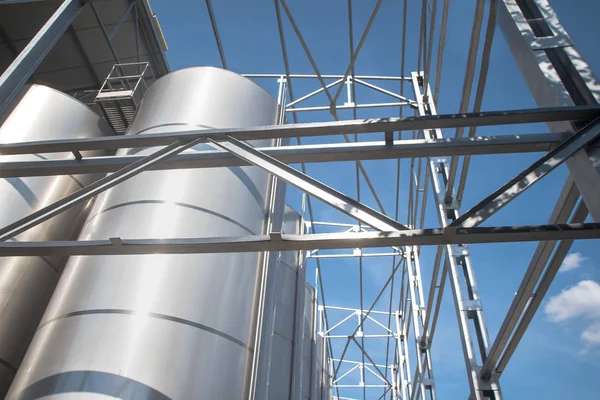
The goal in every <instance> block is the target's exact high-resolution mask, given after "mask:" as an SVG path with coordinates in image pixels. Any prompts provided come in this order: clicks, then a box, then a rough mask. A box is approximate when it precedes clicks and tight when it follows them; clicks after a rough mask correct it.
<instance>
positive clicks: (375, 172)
mask: <svg viewBox="0 0 600 400" xmlns="http://www.w3.org/2000/svg"><path fill="white" fill-rule="evenodd" d="M288 4H289V6H290V9H291V11H292V13H293V15H294V17H295V19H296V22H297V24H298V25H299V27H300V30H301V32H302V33H303V35H304V38H305V40H306V42H307V44H308V46H309V48H310V50H311V52H312V54H313V56H314V58H315V60H316V63H317V65H318V67H319V69H320V71H321V72H322V73H329V74H343V73H344V72H345V70H346V67H347V65H348V62H349V47H348V16H347V8H346V7H347V1H346V0H326V1H323V0H321V1H318V0H301V1H300V0H288ZM374 4H375V0H355V1H354V2H353V7H354V8H353V17H354V41H355V44H356V43H357V42H358V39H359V38H360V36H361V34H362V31H363V29H364V26H365V25H366V21H367V20H368V18H369V15H370V13H371V10H372V8H373V6H374ZM474 4H475V2H474V1H472V0H471V1H469V0H455V1H452V2H451V9H450V22H449V30H448V38H447V45H446V51H445V57H444V70H443V74H442V84H441V87H440V99H439V104H438V112H439V113H452V112H456V111H457V110H458V107H459V101H460V94H461V90H462V82H463V78H464V67H465V63H466V57H467V48H468V41H469V36H468V35H469V32H470V29H471V24H472V16H473V8H474ZM551 5H552V6H553V7H554V9H555V11H556V12H557V14H558V16H559V18H560V20H561V22H562V24H563V26H564V27H565V28H566V29H567V31H568V32H569V34H570V35H571V37H572V39H573V40H574V42H575V44H576V45H577V46H578V48H579V50H580V51H581V53H582V54H583V56H584V58H585V59H586V60H587V61H588V63H590V64H591V65H592V67H594V69H595V70H596V71H597V72H598V73H600V53H599V52H598V51H597V38H598V34H599V33H600V28H598V24H597V16H598V15H600V2H597V1H593V0H578V1H572V0H551ZM152 6H153V9H154V11H155V12H156V14H157V15H158V17H159V20H160V22H161V25H162V28H163V31H164V34H165V37H166V40H167V43H168V45H169V51H168V52H167V56H168V59H169V62H170V64H171V67H172V69H179V68H184V67H189V66H195V65H214V66H219V65H220V61H219V57H218V53H217V48H216V46H215V42H214V39H213V36H212V30H211V27H210V22H209V19H208V15H207V12H206V8H205V4H204V2H203V1H199V0H193V1H192V0H180V1H177V2H173V1H167V0H152ZM213 8H214V11H215V15H216V18H217V21H218V23H219V29H220V34H221V37H222V40H223V47H224V50H225V54H226V58H227V62H228V65H229V68H230V69H232V70H233V71H235V72H238V73H283V72H284V68H283V62H282V56H281V50H280V45H279V39H278V33H277V25H276V20H275V11H274V6H273V1H272V0H256V1H242V0H219V1H216V0H215V1H213ZM419 9H420V2H418V1H416V0H410V1H409V15H417V17H412V18H409V20H408V23H407V30H408V32H409V33H408V38H409V40H408V43H407V53H406V54H407V56H406V57H407V58H406V70H405V75H407V74H408V73H410V71H414V70H416V68H417V65H416V58H417V57H416V51H417V36H416V35H417V32H418V24H419V23H420V20H419V17H418V10H419ZM282 12H283V10H282ZM411 12H412V14H411ZM283 19H284V25H285V26H284V28H285V35H286V41H287V45H288V52H289V57H290V65H291V72H292V73H313V70H312V68H311V66H310V64H309V62H308V59H307V58H306V56H305V54H304V52H303V51H302V49H301V47H300V44H299V42H298V40H297V39H296V37H295V35H294V32H293V31H292V29H291V27H290V25H289V23H287V20H286V18H285V16H284V17H283ZM401 22H402V20H401V2H400V1H391V0H385V1H384V2H383V5H382V6H381V9H380V11H379V13H378V15H377V18H376V20H375V25H374V27H373V29H372V31H371V33H370V34H369V37H368V39H367V41H366V43H365V46H364V48H363V50H362V51H361V54H360V56H359V58H358V60H357V62H356V73H357V74H372V75H375V74H381V75H399V74H400V43H401V42H400V38H401V29H402V26H401ZM436 36H437V34H436ZM258 83H259V84H261V85H262V86H263V87H264V88H265V89H267V90H268V91H269V92H271V93H272V94H273V95H276V93H277V83H276V82H275V80H260V81H258ZM382 86H383V85H382ZM395 86H396V87H393V86H392V85H387V86H385V87H386V88H388V89H390V90H395V91H397V90H398V87H397V85H395ZM318 87H319V83H318V82H317V81H310V82H309V81H295V82H294V91H295V94H296V97H299V96H301V95H304V94H306V93H308V92H310V91H312V90H314V89H317V88H318ZM405 89H406V94H407V95H409V97H410V96H411V95H412V93H411V92H412V91H411V90H410V85H407V86H406V88H405ZM357 97H358V99H359V101H360V102H361V103H367V102H369V101H379V100H381V99H382V97H380V96H379V95H374V94H373V93H372V92H369V91H363V90H361V91H358V93H357ZM342 99H343V96H342ZM342 101H343V100H342ZM317 104H319V105H324V104H326V101H325V98H324V97H320V98H318V97H317V98H315V99H314V102H307V105H317ZM531 107H535V104H534V102H533V99H532V98H531V95H530V94H529V91H528V89H527V86H526V84H525V82H524V80H523V78H522V77H521V75H520V73H519V71H518V69H517V67H516V65H515V63H514V61H513V58H512V55H511V54H510V52H509V50H508V47H507V45H506V43H505V41H504V38H503V36H502V34H501V32H500V31H499V30H497V32H496V37H495V41H494V47H493V51H492V59H491V67H490V71H489V77H488V83H487V87H486V96H485V98H484V104H483V108H484V109H485V110H499V109H519V108H531ZM397 115H398V111H397V110H396V109H383V110H375V111H374V110H371V111H366V110H361V111H359V113H358V116H359V118H370V117H389V116H397ZM340 117H341V118H344V119H350V118H351V113H349V112H346V113H344V112H342V113H340ZM331 119H332V118H331V116H330V115H329V114H328V113H326V112H323V113H313V114H303V115H301V116H300V118H299V120H300V121H301V122H312V121H330V120H331ZM546 131H547V129H546V127H545V126H544V125H524V126H512V127H487V128H481V129H479V130H478V134H479V135H501V134H514V133H538V132H546ZM444 135H445V136H453V135H454V130H447V131H444ZM363 136H364V137H360V138H359V140H381V135H376V136H373V135H371V136H368V135H363ZM326 141H328V142H331V141H339V142H341V141H342V139H341V138H326V139H325V138H314V139H311V140H306V141H305V143H323V142H326ZM539 156H540V154H527V155H522V154H520V155H499V156H478V157H474V158H473V159H472V162H471V168H470V173H469V178H468V179H469V185H468V187H467V190H466V192H465V197H464V200H463V206H462V209H463V210H466V209H468V208H469V207H470V206H472V205H474V204H476V203H477V202H478V201H479V200H481V199H482V198H484V197H485V196H486V195H487V194H489V193H490V192H492V191H493V190H495V189H497V188H498V187H499V186H500V185H502V184H503V183H504V182H506V181H507V180H508V179H510V178H512V177H513V176H514V175H516V174H517V173H518V172H520V171H521V170H522V169H523V168H525V167H527V166H528V165H529V164H531V163H532V162H533V161H534V160H535V159H536V158H537V157H539ZM395 165H396V164H395V161H376V162H365V168H366V169H367V171H368V172H369V174H370V176H371V179H372V180H373V184H374V186H375V187H376V188H377V191H378V194H379V195H380V196H381V199H382V202H383V204H384V207H385V208H386V211H388V213H391V214H392V215H393V212H394V211H393V210H394V187H395V186H394V185H395ZM402 169H403V173H404V174H405V173H406V172H407V171H408V164H406V163H405V162H404V161H403V163H402ZM307 170H308V172H309V174H310V175H311V176H314V177H315V178H317V179H320V180H322V181H323V182H325V183H327V184H329V185H331V186H333V187H335V188H337V189H339V190H341V191H343V192H345V193H347V194H349V195H352V196H356V195H357V193H356V184H355V179H356V178H355V167H354V164H353V163H345V164H344V165H341V163H340V165H336V164H327V165H325V164H323V165H321V164H312V165H308V167H307ZM566 175H567V171H566V169H565V168H559V169H558V170H556V171H555V172H553V173H552V174H551V175H550V176H548V177H546V178H544V179H543V180H542V181H541V182H540V183H539V184H537V185H536V186H535V187H533V188H532V189H531V190H529V191H528V192H527V193H525V194H524V195H523V196H521V197H520V198H519V199H517V200H516V201H514V202H513V203H511V204H510V205H509V206H507V207H506V208H505V209H503V210H502V211H501V212H499V213H498V214H497V215H495V216H494V217H493V218H491V219H490V220H489V221H488V222H487V223H486V224H487V225H511V224H515V225H525V224H542V223H545V222H547V219H548V217H549V215H550V212H551V210H552V208H553V206H554V203H555V200H556V198H557V197H558V193H559V191H560V189H561V188H562V185H563V182H564V179H565V177H566ZM407 182H408V180H407V178H406V176H405V175H403V178H402V186H401V190H402V193H403V196H401V197H402V200H401V203H400V221H401V222H403V221H405V219H406V198H407V194H406V189H407V187H408V186H407ZM361 200H362V201H364V202H365V203H367V204H368V205H370V206H372V207H376V204H375V202H374V200H373V198H372V196H370V195H369V193H368V189H367V188H366V185H365V182H364V181H361ZM430 200H431V197H430ZM288 202H289V203H290V204H292V205H294V206H295V207H297V208H299V205H300V194H299V192H298V191H297V190H294V189H289V190H288ZM314 205H315V217H316V219H318V220H322V221H343V222H351V221H350V220H349V219H348V218H347V217H345V216H344V215H341V214H340V213H338V212H336V211H334V210H331V209H330V208H328V207H326V206H324V205H322V204H320V203H318V202H315V203H314ZM428 206H429V207H428V213H427V215H426V221H425V225H426V226H427V227H435V226H438V222H437V217H436V215H435V213H434V208H433V207H432V206H433V204H431V201H430V204H429V205H428ZM598 244H599V243H598V241H580V242H576V243H575V244H574V246H573V247H572V249H571V255H570V257H569V264H568V265H569V267H568V268H565V269H568V270H567V271H564V272H561V273H559V274H558V276H557V277H556V279H555V281H554V283H553V285H552V287H551V289H550V291H549V293H548V296H547V298H546V299H545V301H544V303H543V304H542V307H541V308H540V310H539V312H538V315H537V316H536V318H535V319H534V321H533V323H532V324H531V326H530V329H529V331H528V333H527V334H526V335H525V337H524V339H523V341H522V342H521V345H520V347H519V349H518V351H517V353H516V355H515V356H514V357H513V359H512V360H511V362H510V364H509V366H508V368H507V370H506V372H505V373H504V375H503V376H502V387H503V392H504V395H505V397H506V398H525V397H533V398H546V399H562V398H565V397H567V396H568V397H576V396H582V397H583V396H584V397H585V398H600V395H599V394H598V392H597V388H596V384H595V379H594V378H595V375H596V374H595V371H598V369H599V368H600V361H599V360H600V357H599V355H600V337H599V336H600V311H599V310H600V300H599V299H600V287H598V286H595V285H596V283H597V282H600V272H599V271H598V267H599V264H600V261H599V257H598V256H599V253H600V252H599V250H598ZM534 249H535V244H532V243H529V244H528V243H519V244H494V245H476V246H471V254H472V258H473V264H474V268H475V273H476V276H477V281H478V284H479V289H480V294H481V297H482V301H483V305H484V310H485V317H486V322H487V326H488V330H489V334H490V337H491V339H492V340H493V338H494V337H495V335H496V332H497V330H498V328H499V326H500V324H501V322H502V319H503V317H504V315H505V313H506V311H507V309H508V307H509V305H510V302H511V300H512V297H513V295H514V293H515V291H516V289H517V288H518V285H519V283H520V280H521V278H522V275H523V273H524V271H525V269H526V267H527V265H528V263H529V260H530V258H531V255H532V254H533V251H534ZM433 255H434V249H425V250H424V251H423V255H422V268H423V279H424V284H425V286H426V287H427V286H428V282H429V276H430V273H431V264H432V259H433ZM310 267H311V269H312V270H314V262H312V263H311V266H310ZM322 267H323V270H322V273H323V277H324V285H325V290H326V293H327V300H328V304H332V305H340V306H349V307H358V306H359V304H358V301H357V297H356V293H357V291H358V274H359V273H358V262H357V261H356V260H355V259H352V260H347V259H345V260H339V259H338V260H327V261H323V262H322ZM390 268H391V260H390V259H389V258H385V259H384V258H377V259H367V260H365V261H364V263H363V270H364V278H365V279H364V282H365V283H364V303H365V307H368V306H369V305H370V304H371V301H372V299H373V298H374V297H375V295H376V294H377V292H378V291H379V289H380V288H381V285H382V284H383V283H384V281H385V279H386V273H387V274H389V271H390ZM309 276H312V274H310V275H309ZM446 289H447V290H446V297H445V299H444V303H443V305H442V315H441V317H440V321H439V325H438V329H437V332H436V338H435V342H434V347H433V350H432V353H433V360H434V371H435V378H436V387H437V393H438V397H439V398H440V399H443V398H466V396H467V380H466V375H465V373H464V362H463V360H462V351H461V349H460V341H459V337H458V331H457V328H456V318H455V314H454V310H453V306H452V302H451V298H450V297H449V295H450V289H449V287H447V288H446ZM388 296H389V295H388ZM594 301H596V302H595V303H594ZM385 308H387V306H386V305H385V302H384V303H382V304H381V305H380V306H378V307H377V309H385ZM334 317H335V318H334ZM342 317H343V316H342V313H339V315H336V314H334V313H332V314H331V318H332V319H334V320H335V319H337V320H339V319H340V318H342ZM594 343H595V345H594ZM372 351H373V352H377V351H379V350H377V348H376V346H373V347H372ZM338 354H339V353H338ZM379 355H380V354H379ZM413 367H414V363H413ZM347 393H351V392H347ZM377 397H379V394H378V395H377V396H375V398H377Z"/></svg>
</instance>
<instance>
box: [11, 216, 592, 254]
mask: <svg viewBox="0 0 600 400" xmlns="http://www.w3.org/2000/svg"><path fill="white" fill-rule="evenodd" d="M598 238H600V224H598V223H579V224H559V225H534V226H496V227H476V228H458V229H457V231H456V232H455V233H452V234H449V233H448V232H445V231H444V229H442V228H435V229H415V230H407V231H396V232H354V233H318V234H317V233H314V234H308V235H291V234H281V236H279V235H274V236H273V237H271V236H270V235H256V236H241V237H214V238H180V239H120V238H112V240H111V239H106V240H89V241H48V242H0V257H13V256H74V255H123V254H200V253H240V252H241V253H244V252H263V251H295V250H313V249H354V248H358V247H362V248H374V247H389V246H437V245H448V244H458V243H469V244H472V243H506V242H538V241H544V240H567V239H568V240H571V239H573V240H575V239H582V240H583V239H598Z"/></svg>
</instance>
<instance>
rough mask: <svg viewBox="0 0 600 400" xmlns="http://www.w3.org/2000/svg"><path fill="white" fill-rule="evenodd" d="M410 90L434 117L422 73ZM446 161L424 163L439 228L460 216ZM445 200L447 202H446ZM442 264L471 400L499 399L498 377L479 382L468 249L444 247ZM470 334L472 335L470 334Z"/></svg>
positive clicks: (478, 323) (438, 135)
mask: <svg viewBox="0 0 600 400" xmlns="http://www.w3.org/2000/svg"><path fill="white" fill-rule="evenodd" d="M412 83H413V90H414V93H415V99H416V100H417V102H418V111H419V115H421V116H423V115H436V114H437V111H436V108H435V104H433V103H432V102H431V100H430V101H428V102H425V101H424V98H425V96H424V93H427V99H432V98H433V96H432V94H431V89H430V88H426V89H424V88H423V86H422V85H423V74H422V73H416V72H413V73H412ZM423 134H424V136H425V138H427V139H442V131H441V130H440V129H430V130H426V131H423ZM448 165H449V162H448V160H446V159H433V158H429V159H428V162H427V166H428V173H429V175H430V179H431V184H432V187H433V192H434V193H433V195H434V200H435V203H436V211H437V214H438V219H439V222H440V226H442V227H443V228H446V227H447V226H448V225H450V224H451V223H452V222H453V221H455V220H456V219H458V218H459V216H460V213H459V210H458V204H457V201H456V196H455V193H454V191H452V192H451V193H446V184H445V182H447V178H448V173H449V168H448ZM445 199H450V201H446V200H445ZM444 247H445V253H446V262H445V263H444V267H443V268H444V269H446V268H447V269H448V274H449V278H450V287H451V289H452V297H453V299H454V306H455V310H456V316H457V319H458V329H459V333H460V338H461V341H462V348H463V353H464V357H465V365H466V368H467V376H468V378H469V385H470V389H471V393H470V397H469V399H471V400H484V399H493V400H500V399H502V393H501V391H500V385H499V383H498V377H497V376H496V375H492V376H491V377H490V378H489V379H485V380H484V379H482V378H481V376H480V370H481V365H482V363H483V360H485V358H486V356H487V351H488V347H489V338H488V333H487V328H486V326H485V321H484V318H483V305H482V303H481V299H480V298H479V291H478V289H477V282H476V280H475V274H474V272H473V268H472V264H471V257H470V254H469V248H468V246H466V245H446V246H444ZM473 333H474V335H473ZM430 343H431V339H430V338H429V337H428V332H427V331H424V332H423V337H422V338H421V345H423V344H426V345H429V344H430Z"/></svg>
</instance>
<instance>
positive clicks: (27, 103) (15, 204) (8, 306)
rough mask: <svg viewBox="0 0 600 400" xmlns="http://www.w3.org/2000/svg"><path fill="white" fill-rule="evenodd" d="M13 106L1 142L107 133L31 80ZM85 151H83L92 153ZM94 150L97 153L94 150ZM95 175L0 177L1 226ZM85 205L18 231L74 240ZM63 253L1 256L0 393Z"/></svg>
mask: <svg viewBox="0 0 600 400" xmlns="http://www.w3.org/2000/svg"><path fill="white" fill-rule="evenodd" d="M21 96H22V97H21V99H20V101H19V102H18V103H17V106H16V107H15V108H14V109H13V110H12V112H11V113H10V115H8V116H7V118H6V120H5V122H4V124H3V125H2V126H0V142H2V143H15V142H23V141H29V140H43V139H64V138H76V137H79V138H81V137H86V138H90V137H98V136H101V135H103V134H105V135H106V134H108V133H109V128H108V125H106V124H104V121H103V120H101V119H100V117H99V116H98V115H96V114H95V113H93V112H92V111H90V110H89V109H88V108H87V107H86V106H85V105H84V104H82V103H80V102H79V101H77V100H75V99H73V98H72V97H70V96H67V95H65V94H63V93H60V92H58V91H55V90H53V89H50V88H48V87H45V86H38V85H33V86H30V87H28V88H27V89H26V90H24V91H23V92H22V93H21ZM90 155H92V154H90V153H89V152H88V153H86V154H85V156H90ZM96 155H98V153H97V152H96ZM40 158H42V159H53V160H64V159H69V158H74V157H73V154H71V153H53V154H47V155H44V156H40V155H36V154H31V155H21V156H2V157H0V161H2V162H8V161H33V160H39V159H40ZM97 178H98V176H93V175H76V176H69V175H63V176H48V177H29V178H8V179H1V180H0V204H2V208H3V212H2V213H0V226H2V227H4V226H6V225H8V224H11V223H13V222H15V221H16V220H18V219H20V218H22V217H25V216H27V215H28V214H30V213H32V212H34V211H36V210H38V209H40V208H42V207H44V206H46V205H48V204H50V203H52V202H54V201H57V200H59V199H61V198H63V197H64V196H66V195H69V194H71V193H73V192H75V191H76V190H78V189H80V188H81V186H82V185H87V184H89V183H91V182H93V180H94V179H97ZM88 206H89V204H88V205H86V204H82V205H80V206H77V207H74V208H72V209H69V210H68V211H67V212H65V213H63V214H61V215H59V216H56V217H55V218H52V219H50V220H48V221H46V222H44V223H42V224H40V225H38V226H36V227H35V228H33V229H30V230H28V231H26V232H23V233H22V234H20V235H18V236H17V241H24V240H28V241H29V240H34V241H37V240H72V239H75V238H76V237H77V235H78V234H79V229H81V224H82V223H83V221H84V218H85V215H86V213H85V212H84V211H85V208H86V207H88ZM65 262H66V258H65V257H5V258H0V288H1V291H0V363H1V364H3V365H2V372H0V394H1V395H4V394H6V392H7V390H8V387H9V385H10V382H11V381H12V379H13V377H14V374H15V372H16V368H17V367H18V366H19V364H20V363H21V360H22V359H23V356H24V355H25V351H26V350H27V346H28V345H29V343H30V341H31V339H32V337H33V334H34V333H35V328H36V327H37V325H38V323H39V322H40V319H41V317H42V314H43V312H44V310H45V309H46V305H47V304H48V301H49V300H50V296H51V295H52V291H53V290H54V287H55V285H56V282H57V281H58V278H59V275H60V272H61V271H62V268H63V267H64V264H65Z"/></svg>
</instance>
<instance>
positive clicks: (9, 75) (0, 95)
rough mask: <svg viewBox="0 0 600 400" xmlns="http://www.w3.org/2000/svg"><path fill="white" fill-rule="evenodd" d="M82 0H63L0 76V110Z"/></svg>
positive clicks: (32, 70) (68, 22) (58, 36)
mask: <svg viewBox="0 0 600 400" xmlns="http://www.w3.org/2000/svg"><path fill="white" fill-rule="evenodd" d="M84 4H85V1H82V0H65V1H63V3H62V4H61V5H60V7H58V9H57V10H56V11H55V12H54V14H52V16H51V17H50V19H49V20H48V21H47V22H46V23H45V24H44V26H42V28H41V29H40V30H39V31H38V33H36V35H35V36H34V37H33V39H31V41H30V42H29V43H28V44H27V46H25V48H24V49H23V51H21V53H19V55H18V56H17V58H16V59H15V60H14V61H13V62H12V63H11V64H10V65H9V67H8V68H7V69H6V71H4V73H3V74H2V75H1V76H0V113H1V112H2V110H4V108H5V107H6V106H7V105H8V104H9V103H10V102H11V101H12V99H13V98H14V96H16V94H17V93H18V91H19V90H20V89H21V87H22V86H23V85H24V84H25V83H26V82H27V80H28V79H29V77H30V76H31V75H32V74H33V72H34V71H35V69H36V68H37V67H38V65H40V63H41V62H42V60H43V59H44V57H46V54H48V53H49V52H50V50H52V48H53V47H54V44H55V43H56V42H57V41H58V39H59V38H60V37H61V36H62V34H63V33H64V32H65V30H66V29H67V28H68V27H69V26H70V25H71V23H72V22H73V20H74V19H75V17H77V15H78V14H79V12H80V11H81V9H82V8H83V6H84Z"/></svg>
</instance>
